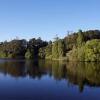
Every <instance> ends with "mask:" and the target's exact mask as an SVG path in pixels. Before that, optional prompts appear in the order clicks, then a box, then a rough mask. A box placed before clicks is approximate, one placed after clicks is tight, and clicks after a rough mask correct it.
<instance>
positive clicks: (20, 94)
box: [0, 59, 100, 100]
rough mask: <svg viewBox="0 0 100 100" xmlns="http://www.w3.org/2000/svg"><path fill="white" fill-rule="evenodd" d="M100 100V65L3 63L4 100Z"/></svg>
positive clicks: (0, 78)
mask: <svg viewBox="0 0 100 100" xmlns="http://www.w3.org/2000/svg"><path fill="white" fill-rule="evenodd" d="M80 99H81V100H100V64H99V63H94V62H92V63H86V62H85V63H82V62H81V63H78V62H69V63H68V62H65V61H62V62H58V61H45V60H39V61H32V60H7V59H6V60H3V59H2V60H0V100H80Z"/></svg>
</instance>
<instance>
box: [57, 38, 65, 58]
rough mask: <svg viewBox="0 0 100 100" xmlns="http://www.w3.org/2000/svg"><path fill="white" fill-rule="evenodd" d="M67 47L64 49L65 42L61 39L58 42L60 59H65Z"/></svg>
mask: <svg viewBox="0 0 100 100" xmlns="http://www.w3.org/2000/svg"><path fill="white" fill-rule="evenodd" d="M64 49H65V47H64V41H63V40H61V39H59V40H58V54H59V57H63V56H64V52H65V50H64Z"/></svg>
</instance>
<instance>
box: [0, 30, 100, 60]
mask: <svg viewBox="0 0 100 100" xmlns="http://www.w3.org/2000/svg"><path fill="white" fill-rule="evenodd" d="M0 58H25V59H33V60H34V59H49V60H66V61H100V31H99V30H89V31H84V32H83V31H82V30H79V31H78V32H74V33H71V34H70V35H68V36H66V37H64V38H63V39H60V38H59V37H56V38H55V40H54V41H49V42H47V41H43V40H42V39H41V38H38V39H35V38H32V39H30V40H29V41H27V40H25V39H21V40H19V39H13V40H11V41H9V42H7V41H4V42H1V43H0Z"/></svg>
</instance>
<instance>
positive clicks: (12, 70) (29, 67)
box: [0, 60, 100, 92]
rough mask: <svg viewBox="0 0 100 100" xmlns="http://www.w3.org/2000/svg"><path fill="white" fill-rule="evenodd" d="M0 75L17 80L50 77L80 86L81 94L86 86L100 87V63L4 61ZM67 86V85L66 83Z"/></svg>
mask: <svg viewBox="0 0 100 100" xmlns="http://www.w3.org/2000/svg"><path fill="white" fill-rule="evenodd" d="M0 73H2V74H4V75H10V76H12V77H15V78H19V77H27V76H29V78H33V79H34V78H38V79H41V78H42V76H44V75H48V76H49V77H52V78H54V79H55V80H58V81H60V80H63V79H66V82H68V83H69V84H73V85H78V86H79V90H80V92H82V91H83V90H84V86H85V85H88V86H94V87H96V86H100V63H95V62H92V63H87V62H85V63H84V62H80V63H79V62H69V63H68V62H59V61H49V60H47V61H46V60H39V61H31V60H26V61H4V62H1V63H0ZM66 85H67V83H66Z"/></svg>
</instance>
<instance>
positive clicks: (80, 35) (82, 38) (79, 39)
mask: <svg viewBox="0 0 100 100" xmlns="http://www.w3.org/2000/svg"><path fill="white" fill-rule="evenodd" d="M83 42H84V34H83V32H82V30H79V32H78V38H77V45H78V46H79V47H80V46H82V44H83Z"/></svg>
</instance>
